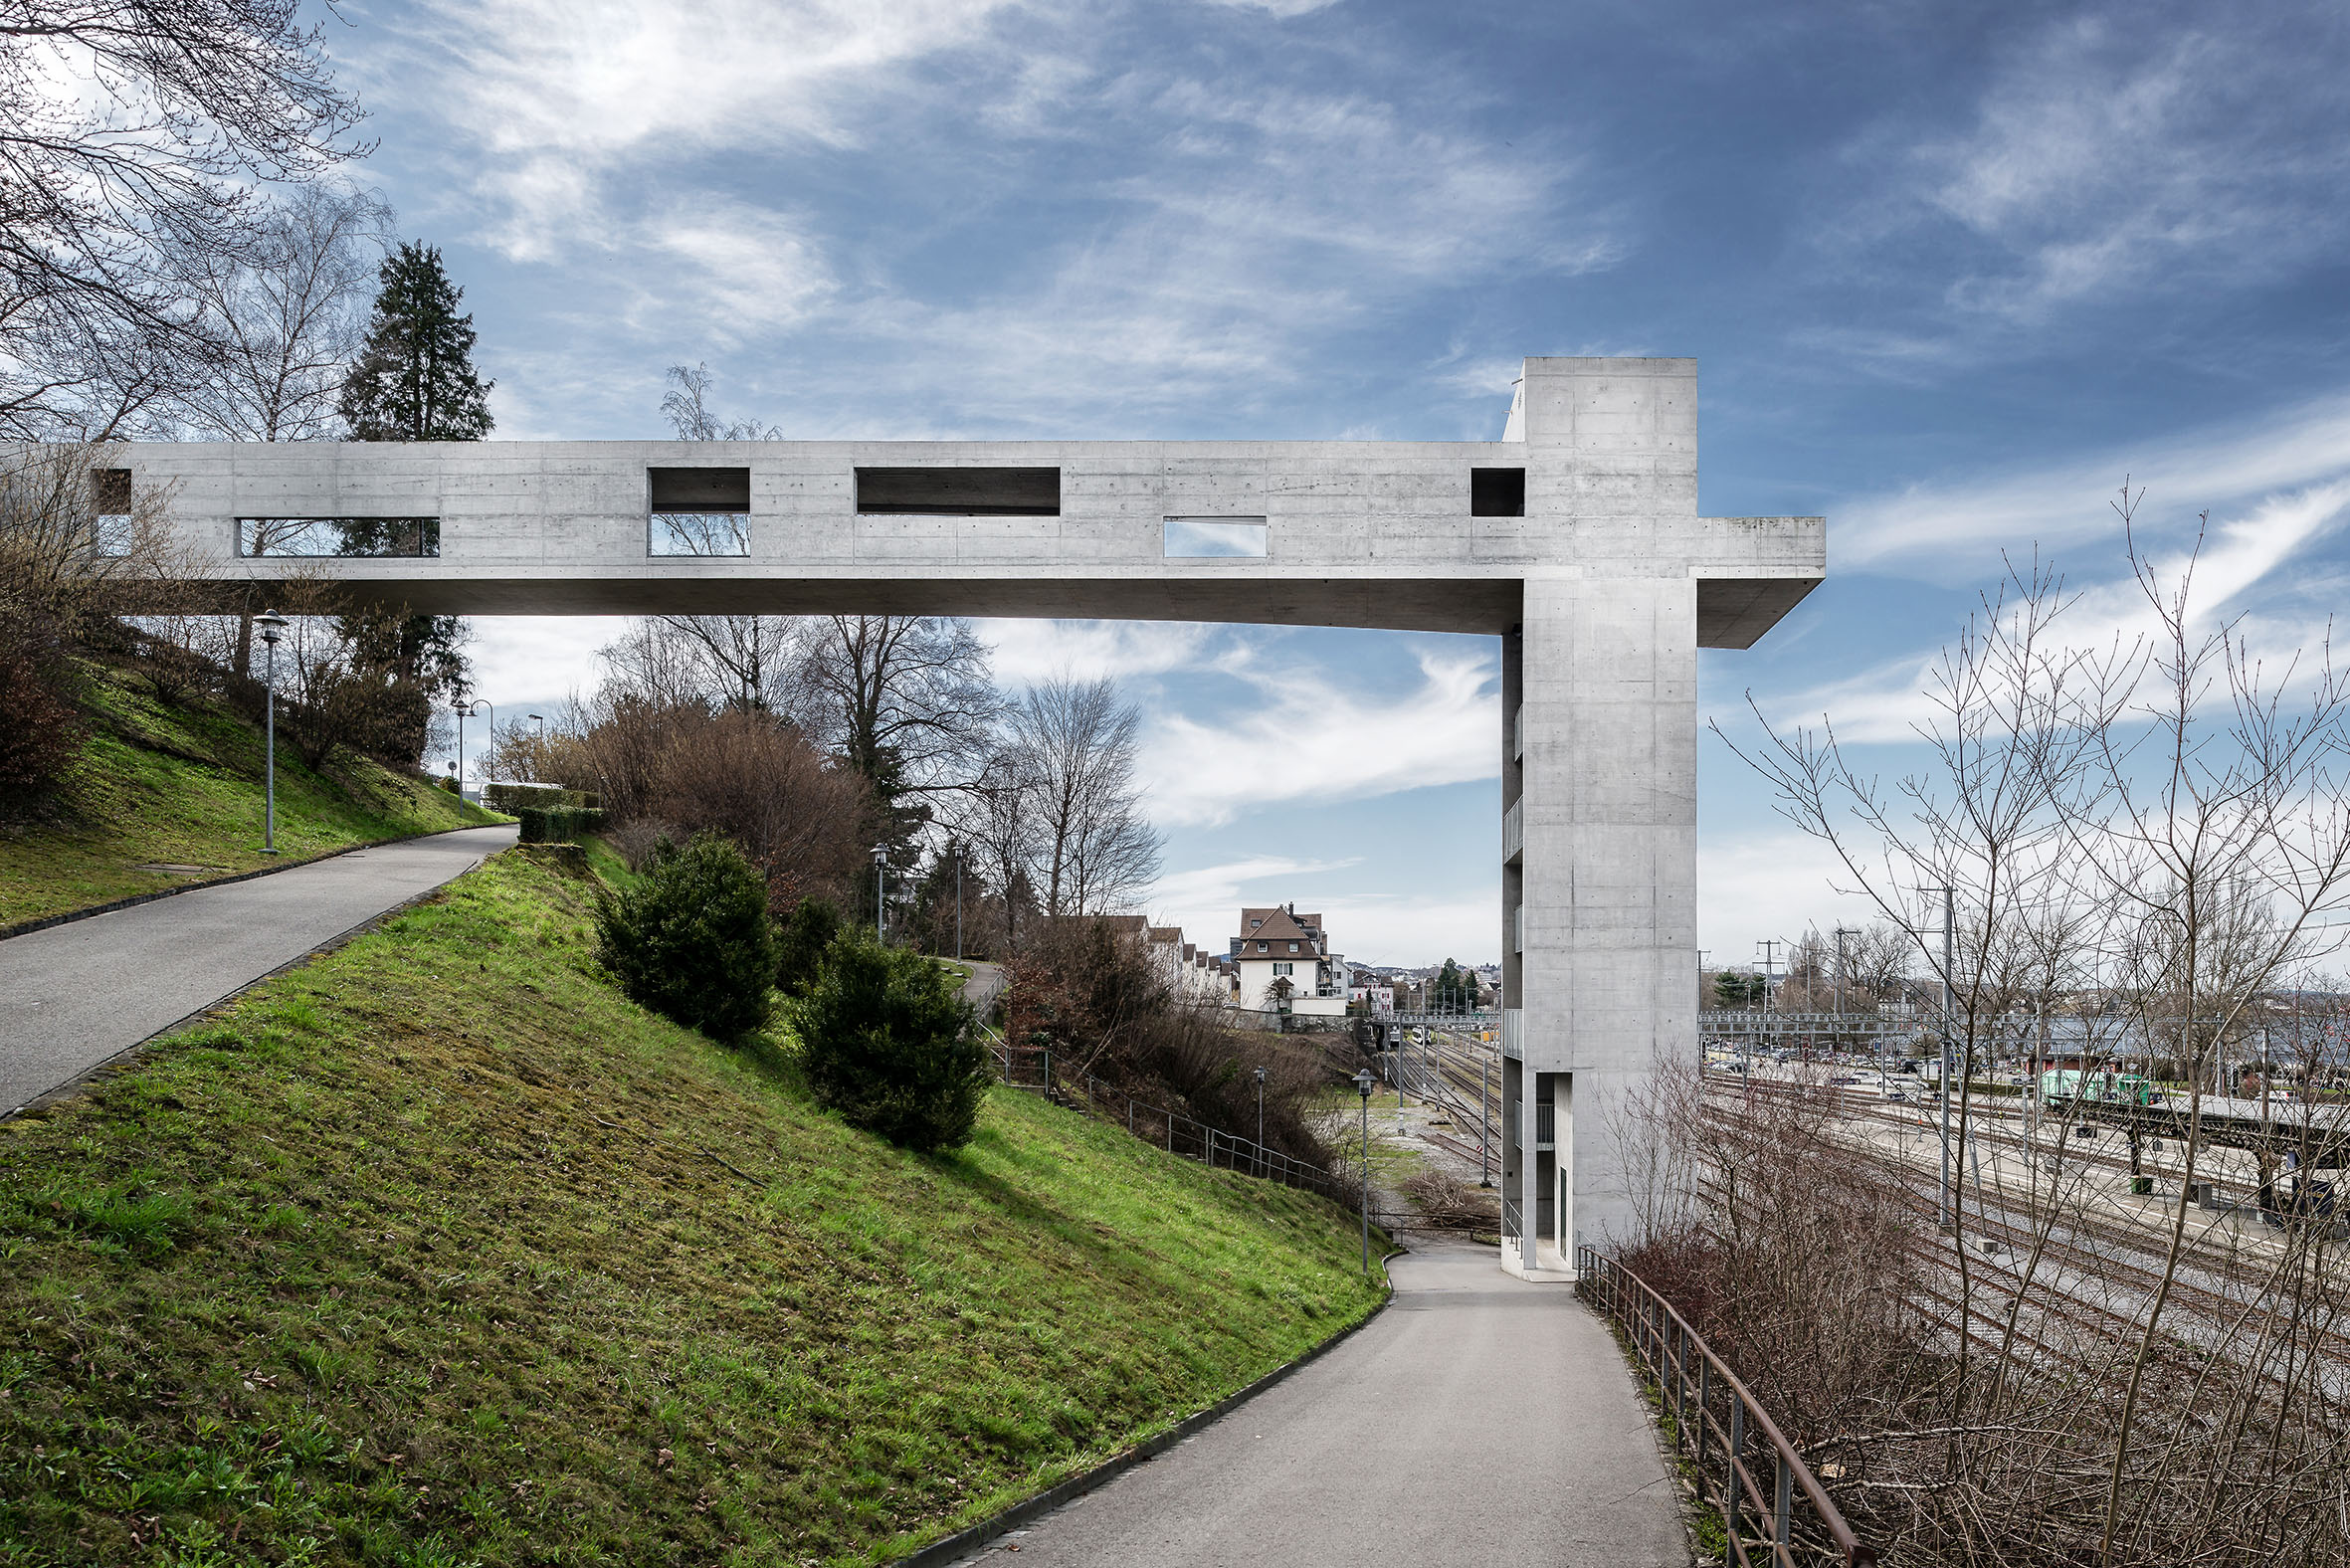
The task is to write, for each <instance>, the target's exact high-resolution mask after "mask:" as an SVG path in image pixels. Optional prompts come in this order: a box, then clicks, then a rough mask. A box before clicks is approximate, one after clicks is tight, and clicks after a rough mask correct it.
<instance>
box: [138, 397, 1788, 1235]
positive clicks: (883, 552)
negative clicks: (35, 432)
mask: <svg viewBox="0 0 2350 1568" xmlns="http://www.w3.org/2000/svg"><path fill="white" fill-rule="evenodd" d="M1496 412H1498V411H1496ZM120 450H122V451H123V452H124V453H125V454H126V456H125V458H124V461H125V462H126V463H127V465H128V467H127V471H126V472H125V471H110V472H108V473H107V474H105V475H103V476H98V477H96V478H97V482H98V483H97V489H98V493H100V494H107V495H118V494H121V493H124V490H125V488H127V490H128V492H129V493H130V494H131V495H132V496H133V504H134V505H137V504H141V503H142V501H141V499H140V498H141V497H143V498H144V499H145V501H151V502H153V503H155V504H157V505H159V506H160V507H161V508H162V510H163V511H164V513H165V514H166V515H167V517H168V519H169V521H170V525H171V527H172V529H173V532H174V534H175V536H176V542H177V543H178V544H179V545H180V546H182V547H183V548H184V551H185V554H186V557H187V558H188V559H189V560H190V561H191V562H192V563H194V568H193V569H194V580H196V581H197V582H200V583H209V584H213V585H217V586H219V587H221V588H224V589H238V590H248V589H250V588H251V586H252V585H254V584H256V583H260V584H267V583H270V582H272V581H275V580H279V579H282V578H285V577H287V576H289V575H292V574H293V573H294V572H296V571H298V573H299V574H301V575H303V576H308V577H326V578H331V579H335V580H338V581H340V582H341V583H343V584H345V585H347V586H348V587H349V588H350V589H352V590H354V591H356V592H358V593H359V594H361V595H363V596H370V597H372V598H374V599H375V600H377V601H379V602H384V603H399V604H405V605H407V606H408V607H410V608H412V609H414V610H417V611H420V612H432V613H459V614H485V615H532V614H542V615H581V614H667V615H706V614H734V613H765V614H821V613H867V614H919V615H972V616H1066V617H1107V618H1126V619H1135V620H1204V621H1236V622H1258V623H1271V624H1280V625H1313V626H1351V627H1370V628H1385V629H1394V630H1404V631H1441V632H1465V633H1480V634H1484V635H1487V636H1492V637H1496V638H1498V639H1499V640H1500V645H1501V704H1500V707H1501V724H1500V729H1499V733H1497V734H1496V735H1495V736H1494V737H1493V744H1494V747H1495V754H1496V759H1497V761H1498V763H1499V770H1500V775H1501V802H1502V808H1501V817H1500V820H1499V822H1498V823H1497V824H1496V827H1497V829H1498V832H1497V839H1498V843H1497V845H1496V856H1497V859H1498V861H1499V863H1500V870H1501V886H1502V893H1501V900H1500V905H1499V907H1498V908H1497V909H1496V910H1495V911H1494V913H1495V921H1496V923H1495V935H1496V937H1497V939H1498V942H1499V945H1500V948H1501V951H1502V954H1503V963H1502V985H1501V992H1502V995H1501V1011H1500V1015H1499V1018H1498V1020H1497V1024H1498V1034H1499V1047H1500V1051H1501V1054H1502V1057H1503V1061H1502V1064H1501V1067H1502V1072H1501V1083H1500V1085H1499V1094H1500V1098H1501V1103H1502V1107H1503V1114H1502V1115H1501V1117H1500V1118H1499V1119H1500V1122H1501V1126H1500V1128H1499V1129H1497V1130H1498V1132H1499V1134H1500V1141H1501V1143H1502V1148H1501V1165H1502V1176H1501V1179H1502V1180H1503V1181H1504V1182H1505V1183H1506V1184H1507V1186H1508V1189H1509V1191H1510V1193H1511V1195H1512V1196H1511V1204H1512V1211H1513V1212H1517V1213H1521V1214H1523V1215H1525V1216H1527V1217H1528V1223H1527V1224H1526V1225H1524V1226H1523V1227H1522V1228H1521V1230H1520V1232H1519V1234H1517V1235H1516V1236H1514V1237H1512V1238H1510V1239H1509V1241H1508V1242H1507V1243H1506V1244H1505V1246H1504V1248H1503V1263H1504V1265H1505V1267H1508V1268H1510V1269H1513V1270H1516V1271H1519V1272H1528V1271H1534V1270H1536V1269H1538V1268H1539V1269H1547V1270H1549V1271H1554V1272H1555V1271H1563V1270H1566V1269H1568V1268H1569V1267H1570V1266H1571V1263H1572V1260H1573V1258H1574V1256H1575V1251H1574V1249H1575V1244H1576V1243H1577V1241H1579V1240H1580V1241H1584V1242H1590V1243H1600V1242H1603V1241H1604V1240H1606V1239H1607V1238H1608V1237H1609V1236H1610V1235H1612V1234H1621V1232H1622V1231H1623V1230H1624V1229H1625V1227H1626V1225H1627V1223H1628V1221H1629V1218H1630V1215H1631V1213H1632V1207H1631V1193H1630V1190H1629V1181H1630V1177H1629V1175H1628V1172H1629V1170H1630V1169H1631V1168H1633V1164H1634V1162H1632V1161H1628V1160H1627V1159H1626V1158H1625V1156H1624V1154H1623V1152H1622V1151H1620V1150H1619V1148H1618V1147H1617V1144H1616V1141H1615V1137H1616V1135H1615V1133H1614V1132H1613V1131H1612V1130H1611V1129H1612V1127H1613V1126H1614V1125H1615V1120H1616V1118H1612V1117H1611V1116H1610V1114H1609V1110H1610V1107H1611V1106H1612V1105H1613V1104H1615V1103H1616V1102H1617V1101H1618V1100H1619V1099H1620V1097H1621V1096H1623V1095H1624V1094H1625V1093H1627V1091H1628V1090H1630V1089H1631V1088H1632V1087H1633V1086H1634V1084H1635V1082H1636V1081H1637V1080H1638V1079H1639V1078H1641V1077H1642V1076H1643V1075H1644V1074H1646V1073H1647V1072H1648V1071H1649V1070H1650V1065H1651V1064H1652V1063H1654V1062H1657V1061H1660V1060H1687V1059H1688V1058H1689V1057H1690V1056H1691V1055H1692V1054H1693V1053H1694V1050H1695V1047H1696V1044H1697V1032H1698V1021H1697V1016H1696V1015H1697V1009H1696V1007H1695V1005H1694V997H1693V995H1692V992H1693V987H1692V986H1691V985H1690V983H1689V981H1690V976H1691V975H1692V974H1693V973H1694V969H1695V960H1696V929H1695V921H1696V822H1697V798H1696V764H1697V708H1696V701H1697V650H1698V649H1700V648H1720V649H1737V648H1746V647H1750V646H1751V645H1752V644H1753V643H1754V642H1755V640H1756V639H1757V638H1759V637H1761V636H1762V635H1763V634H1764V633H1765V632H1767V631H1768V630H1769V629H1770V628H1771V627H1772V626H1774V625H1775V624H1777V623H1778V621H1779V620H1780V618H1781V617H1783V616H1785V615H1786V614H1787V613H1788V611H1789V610H1790V609H1792V608H1793V607H1794V606H1795V605H1796V603H1797V602H1798V601H1800V600H1801V599H1802V598H1803V597H1804V595H1805V594H1807V593H1809V592H1810V591H1811V590H1812V588H1813V587H1814V586H1816V585H1817V584H1818V583H1819V582H1820V581H1821V580H1822V578H1823V576H1824V575H1825V573H1826V570H1827V532H1826V526H1825V524H1824V522H1823V521H1822V519H1820V518H1818V517H1707V516H1702V515H1700V514H1699V512H1698V510H1697V367H1696V364H1695V363H1694V361H1691V360H1687V359H1595V358H1530V359H1527V360H1526V361H1525V362H1524V368H1523V373H1522V375H1521V377H1520V379H1519V382H1518V385H1517V391H1516V394H1515V397H1514V400H1513V402H1512V405H1511V407H1510V409H1509V412H1508V415H1507V419H1506V421H1505V423H1503V425H1502V429H1501V432H1500V439H1498V440H1495V441H1466V442H1465V441H1452V442H1396V441H1364V442H1355V441H1302V442H1279V441H1218V442H1187V443H1186V442H1161V441H1096V442H1080V441H1019V442H961V441H958V442H889V441H761V442H735V443H729V442H428V443H417V444H368V443H329V442H287V443H234V442H207V443H181V444H173V443H154V444H131V445H129V446H127V447H125V448H122V449H120ZM1240 782H1241V781H1238V780H1236V781H1234V783H1235V785H1236V787H1237V786H1238V785H1239V783H1240ZM1538 1119H1540V1120H1543V1121H1544V1122H1545V1124H1555V1127H1556V1135H1555V1138H1552V1139H1542V1140H1537V1138H1536V1135H1535V1134H1536V1126H1537V1121H1538ZM1538 1144H1539V1145H1546V1146H1538Z"/></svg>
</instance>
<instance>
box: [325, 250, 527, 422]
mask: <svg viewBox="0 0 2350 1568" xmlns="http://www.w3.org/2000/svg"><path fill="white" fill-rule="evenodd" d="M379 278H380V282H381V284H382V288H381V289H380V291H379V292H378V293H377V294H376V296H375V311H374V314H373V315H372V316H371V317H370V318H369V320H368V323H367V343H366V346H365V347H364V348H362V349H361V350H360V351H359V360H358V363H357V364H355V365H353V366H352V367H351V373H350V378H349V379H348V380H346V381H345V382H344V383H343V389H342V402H341V405H340V412H341V414H342V417H343V421H344V423H346V424H348V425H349V426H350V427H351V439H352V440H354V441H480V440H481V439H482V438H483V437H485V436H487V435H489V434H490V425H491V423H492V421H491V419H490V387H491V386H493V385H495V383H494V382H487V381H484V380H483V379H482V378H481V377H480V376H479V375H478V374H476V373H475V370H474V337H475V333H474V318H473V316H472V315H471V314H467V315H460V314H458V313H457V306H458V302H459V301H460V300H462V299H463V298H464V297H465V291H464V290H462V289H460V288H458V287H457V286H456V285H455V284H453V283H451V282H450V281H449V274H448V272H447V271H446V270H445V269H444V268H443V267H442V266H441V251H440V248H439V247H438V246H430V245H418V244H415V243H412V242H411V243H406V244H403V245H401V247H400V248H399V249H398V250H396V251H394V252H393V253H392V254H391V255H390V256H387V257H385V258H384V263H383V271H382V273H381V274H380V275H379Z"/></svg>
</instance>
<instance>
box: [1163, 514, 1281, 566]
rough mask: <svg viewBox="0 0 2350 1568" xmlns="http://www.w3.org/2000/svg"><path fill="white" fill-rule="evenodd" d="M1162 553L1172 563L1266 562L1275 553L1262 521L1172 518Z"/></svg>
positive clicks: (1253, 519)
mask: <svg viewBox="0 0 2350 1568" xmlns="http://www.w3.org/2000/svg"><path fill="white" fill-rule="evenodd" d="M1160 549H1161V551H1162V552H1163V554H1164V556H1165V558H1166V559H1168V560H1170V561H1178V560H1181V561H1229V560H1263V559H1265V557H1266V556H1267V555H1269V554H1271V553H1272V548H1271V534H1270V530H1269V529H1268V528H1267V526H1266V521H1265V519H1264V518H1263V517H1169V518H1168V519H1167V522H1166V531H1165V533H1164V534H1163V535H1162V537H1161V539H1160Z"/></svg>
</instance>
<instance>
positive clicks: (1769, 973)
mask: <svg viewBox="0 0 2350 1568" xmlns="http://www.w3.org/2000/svg"><path fill="white" fill-rule="evenodd" d="M1754 945H1755V946H1757V947H1759V948H1761V949H1762V950H1763V1011H1764V1012H1765V1013H1776V1012H1777V1011H1778V1010H1779V1009H1778V989H1777V986H1776V984H1775V982H1776V980H1777V979H1778V976H1777V975H1776V974H1775V973H1774V972H1773V971H1774V970H1775V969H1776V968H1777V967H1778V963H1779V949H1780V948H1782V947H1784V946H1785V945H1787V944H1786V942H1785V941H1784V940H1783V939H1782V938H1780V937H1776V936H1771V937H1766V938H1764V939H1763V940H1762V941H1759V942H1757V943H1755V944H1754ZM1738 1049H1739V1050H1740V1051H1742V1052H1743V1053H1745V1057H1746V1071H1745V1073H1744V1075H1742V1076H1743V1077H1744V1078H1745V1079H1746V1081H1747V1083H1748V1085H1749V1086H1751V1085H1752V1084H1753V1082H1754V1031H1753V1030H1751V1029H1750V1030H1748V1031H1747V1032H1746V1033H1745V1035H1744V1036H1742V1037H1741V1038H1740V1040H1739V1044H1738Z"/></svg>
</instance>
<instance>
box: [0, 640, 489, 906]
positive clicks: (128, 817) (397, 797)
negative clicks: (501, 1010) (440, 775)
mask: <svg viewBox="0 0 2350 1568" xmlns="http://www.w3.org/2000/svg"><path fill="white" fill-rule="evenodd" d="M89 701H90V708H91V713H90V720H89V723H90V735H89V738H88V740H87V742H86V743H85V745H84V747H83V750H82V756H81V759H80V761H79V762H78V763H77V764H76V766H75V768H74V771H73V775H72V777H71V779H70V780H69V781H68V784H67V786H66V788H65V790H64V791H63V793H62V795H61V797H60V798H59V799H58V800H57V801H56V802H54V803H53V804H51V805H49V806H48V807H46V808H45V809H44V810H43V811H42V812H41V813H40V815H39V816H38V817H36V818H35V819H34V820H32V821H30V822H27V821H24V820H16V821H12V822H5V823H0V927H6V926H10V925H14V924H17V923H19V922H20V921H24V920H32V919H39V918H42V917H44V916H46V915H52V914H63V913H66V912H68V911H70V910H74V909H86V908H89V907H91V906H93V905H96V904H101V903H110V902H112V901H113V900H115V899H117V898H125V897H129V896H131V895H132V894H134V893H142V892H152V891H154V890H156V889H157V888H161V887H169V886H174V885H177V884H181V883H185V882H194V881H200V880H202V879H203V878H206V877H219V876H225V875H227V874H229V873H232V872H242V871H251V870H253V869H254V868H256V867H259V866H264V865H270V864H277V863H284V862H290V861H297V860H301V859H304V858H305V857H309V856H314V855H319V854H322V853H325V852H327V851H330V850H339V849H347V848H349V847H350V846H351V845H354V844H366V843H371V842H374V841H376V840H381V839H398V838H407V837H410V836H412V835H415V834H419V833H437V832H439V831H441V830H443V829H446V828H463V827H469V826H473V825H476V824H481V823H490V822H502V821H504V820H505V819H504V818H502V817H498V816H494V815H491V814H490V813H488V812H485V811H483V810H482V809H481V808H480V807H478V806H474V805H470V804H467V803H464V802H461V801H460V800H458V798H457V797H456V796H455V795H452V794H450V793H449V792H448V791H447V790H443V789H438V788H436V787H434V786H433V785H432V784H430V783H428V782H426V781H425V780H423V779H421V778H417V777H415V776H413V775H409V774H402V773H396V772H394V771H392V770H391V769H389V768H386V767H384V766H383V765H382V764H380V763H376V762H370V761H367V760H365V759H363V758H362V759H357V760H354V761H351V762H350V763H348V764H347V765H336V766H333V767H331V768H329V769H328V770H327V771H325V772H322V773H321V772H312V771H311V770H310V769H308V768H306V767H304V766H302V763H301V759H300V757H298V756H297V755H295V753H294V748H293V747H291V746H289V745H287V744H286V743H285V742H284V740H283V739H281V740H280V742H279V745H278V848H279V851H280V852H281V853H280V854H279V855H278V856H277V857H276V858H275V861H273V859H272V858H271V857H269V856H265V855H263V854H262V853H261V845H262V771H263V770H262V732H261V727H260V726H259V725H257V724H254V723H252V722H251V721H250V720H248V719H246V718H245V717H244V716H243V715H242V714H240V713H237V712H235V711H233V710H231V709H230V708H228V707H227V706H226V705H223V704H217V703H203V704H199V705H196V706H194V707H190V708H179V707H172V706H167V705H165V704H163V703H161V702H158V701H156V700H155V699H154V698H152V697H151V696H148V695H147V694H146V693H145V692H144V691H143V690H141V689H140V688H139V686H138V685H137V683H136V682H134V681H133V680H132V679H130V678H128V677H126V676H123V675H121V674H120V673H118V672H115V671H111V670H104V669H100V670H98V671H96V672H95V674H94V682H93V685H92V687H91V689H90V693H89ZM158 867H174V868H187V869H186V870H177V871H173V870H156V869H154V868H158Z"/></svg>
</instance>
